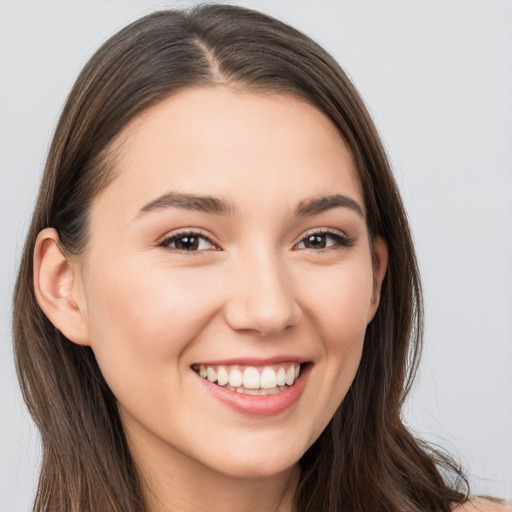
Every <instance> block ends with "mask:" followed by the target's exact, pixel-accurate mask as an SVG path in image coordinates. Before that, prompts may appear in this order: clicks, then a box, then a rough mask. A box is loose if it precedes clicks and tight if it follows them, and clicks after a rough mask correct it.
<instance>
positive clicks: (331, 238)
mask: <svg viewBox="0 0 512 512" xmlns="http://www.w3.org/2000/svg"><path fill="white" fill-rule="evenodd" d="M120 147H121V156H120V157H119V159H118V160H117V162H116V177H115V179H114V180H113V181H112V183H111V184H110V185H109V186H108V187H107V188H106V189H105V190H104V191H103V192H102V193H101V194H100V195H99V196H98V197H97V198H96V199H95V201H94V203H93V205H92V209H91V216H90V240H89V245H88V248H87V251H86V253H85V255H84V257H83V259H82V261H81V262H80V275H81V287H80V290H81V291H80V293H79V297H78V299H77V302H78V304H79V306H80V309H81V311H82V312H83V315H84V320H85V322H84V325H86V329H87V333H86V336H85V338H86V339H87V343H88V344H90V346H91V347H92V349H93V351H94V353H95V355H96V358H97V361H98V363H99V366H100V368H101V371H102V373H103V375H104V377H105V379H106V381H107V383H108V385H109V386H110V388H111V389H112V391H113V393H114V394H115V396H116V397H117V399H118V402H119V409H120V412H121V417H122V420H123V423H124V427H125V430H126V432H127V435H128V438H129V439H130V440H131V442H132V443H134V444H135V445H137V446H141V447H142V446H143V447H144V449H143V450H142V449H141V451H144V452H145V453H148V454H152V453H153V454H158V457H160V458H162V460H163V459H165V460H167V461H172V460H174V461H178V460H179V461H180V464H182V467H185V466H186V467H193V466H197V467H203V468H209V470H212V471H215V472H217V473H218V474H224V475H230V476H234V477H237V478H239V477H242V478H243V477H246V478H250V477H251V478H252V477H263V476H269V475H273V474H277V473H279V472H282V471H284V470H286V469H287V468H290V467H292V466H293V465H294V464H295V463H296V462H297V461H298V459H299V458H300V457H301V456H302V454H303V453H304V452H305V451H306V450H307V449H308V447H310V446H311V444H312V443H313V442H314V441H315V440H316V439H317V438H318V436H319V435H320V433H321V432H322V430H323V429H324V428H325V426H326V425H327V423H328V422H329V421H330V419H331V418H332V416H333V414H334V412H335V410H336V409H337V407H338V406H339V405H340V403H341V402H342V400H343V398H344V396H345V394H346V393H347V391H348V389H349V387H350V385H351V383H352V380H353V379H354V375H355V373H356V370H357V368H358V365H359V361H360V357H361V350H362V347H363V338H364V334H365V329H366V326H367V324H368V322H369V321H370V320H371V319H372V317H373V315H374V313H375V310H376V307H377V302H378V291H376V289H375V286H374V277H376V278H377V281H378V282H380V281H381V279H382V275H383V268H384V267H385V248H384V245H383V243H381V241H377V244H376V246H375V250H376V252H377V256H378V257H379V258H380V261H381V264H380V265H378V266H377V267H375V266H374V264H373V258H372V248H371V247H370V242H369V236H368V232H367V227H366V222H365V216H364V206H363V205H364V202H363V197H362V192H361V187H360V184H359V181H358V178H357V174H356V170H355V167H354V162H353V159H352V157H351V154H350V152H349V150H348V149H347V146H346V145H345V144H344V142H343V141H342V139H341V138H340V136H339V135H338V133H337V131H336V129H335V127H334V126H333V124H332V123H331V122H330V121H329V120H328V118H327V117H326V116H325V115H324V114H323V113H321V112H320V111H319V110H317V109H316V108H314V107H312V106H311V105H309V104H307V103H305V102H304V101H302V100H299V99H297V98H295V97H293V96H289V95H284V94H253V93H234V92H232V91H230V90H229V89H228V88H226V87H215V88H213V87H212V88H200V89H189V90H185V91H183V92H180V93H178V94H175V95H174V96H173V97H171V98H169V99H167V100H166V101H164V102H162V103H161V104H159V105H157V106H156V107H154V108H153V109H152V110H150V111H149V112H147V113H145V114H144V115H142V116H140V117H139V118H137V119H136V120H135V121H134V122H132V123H131V125H129V126H128V128H127V129H126V130H125V131H124V132H123V133H122V135H121V141H120ZM383 262H384V263H383ZM156 456H157V455H155V457H156ZM183 465H184V466H183ZM187 465H188V466H187Z"/></svg>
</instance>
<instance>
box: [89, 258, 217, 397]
mask: <svg viewBox="0 0 512 512" xmlns="http://www.w3.org/2000/svg"><path fill="white" fill-rule="evenodd" d="M96 268H99V266H98V267H96ZM105 268H106V269H108V271H103V272H99V271H98V272H95V273H94V276H92V275H91V277H90V279H89V281H88V283H87V287H86V288H87V290H89V293H88V294H87V292H86V295H87V304H88V321H89V329H90V341H91V346H92V349H93V351H94V353H95V355H96V359H97V360H98V364H99V365H100V368H101V370H102V372H103V375H104V377H105V379H106V380H107V382H108V384H109V385H110V387H111V388H112V390H113V391H114V393H115V394H116V395H117V396H118V398H120V397H119V394H122V388H125V387H126V388H128V387H130V388H134V387H138V388H139V389H140V390H141V391H142V390H143V389H144V388H146V387H147V386H150V385H151V383H152V382H155V383H156V385H159V384H158V383H160V384H162V381H165V382H166V383H167V384H169V383H171V382H174V380H176V379H177V378H178V377H177V376H178V372H176V371H169V369H177V368H178V367H179V365H180V364H181V362H182V361H181V359H180V356H181V355H182V353H183V352H184V351H185V350H186V348H187V347H188V345H189V344H190V343H192V341H193V340H194V338H195V337H196V336H197V335H198V333H199V332H200V331H201V330H202V329H203V327H204V326H205V325H207V324H208V322H209V321H210V319H211V318H212V316H214V315H215V312H216V310H217V307H218V302H219V299H218V297H217V298H215V294H214V287H213V286H211V287H208V288H206V289H205V286H204V282H203V277H204V276H201V275H197V274H198V273H197V272H196V273H195V274H192V273H190V272H183V271H177V270H175V269H171V268H162V267H159V266H156V265H147V264H141V262H137V261H134V262H127V263H124V262H123V261H122V260H117V261H116V265H106V266H105ZM199 274H200V272H199ZM194 275H195V277H194ZM148 375H151V376H153V377H154V379H148Z"/></svg>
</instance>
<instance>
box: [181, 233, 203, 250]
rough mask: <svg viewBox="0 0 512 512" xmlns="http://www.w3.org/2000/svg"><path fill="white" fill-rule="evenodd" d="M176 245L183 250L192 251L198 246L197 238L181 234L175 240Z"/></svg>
mask: <svg viewBox="0 0 512 512" xmlns="http://www.w3.org/2000/svg"><path fill="white" fill-rule="evenodd" d="M176 247H177V248H178V249H183V250H185V251H193V250H196V249H197V248H198V247H199V239H198V238H197V237H195V236H183V237H181V238H179V239H178V240H177V241H176Z"/></svg>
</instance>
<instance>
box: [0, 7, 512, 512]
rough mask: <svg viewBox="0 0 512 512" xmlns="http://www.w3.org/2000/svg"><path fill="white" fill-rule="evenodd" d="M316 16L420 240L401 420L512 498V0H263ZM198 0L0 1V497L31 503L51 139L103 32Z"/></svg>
mask: <svg viewBox="0 0 512 512" xmlns="http://www.w3.org/2000/svg"><path fill="white" fill-rule="evenodd" d="M231 3H238V4H240V5H245V6H249V7H253V8H256V9H260V10H263V11H265V12H268V13H270V14H272V15H274V16H276V17H278V18H281V19H283V20H284V21H287V22H289V23H291V24H292V25H294V26H296V27H297V28H299V29H302V30H303V31H305V32H306V33H307V34H308V35H310V36H312V37H313V38H314V39H316V40H317V41H318V42H320V43H321V44H322V45H324V46H325V47H326V48H327V49H328V50H329V51H330V52H331V53H332V54H333V55H334V56H335V57H336V58H337V59H338V61H339V62H340V63H341V64H342V66H343V67H344V68H345V69H346V71H347V72H348V74H349V76H350V77H351V78H352V79H353V81H354V82H355V84H356V86H357V87H358V88H359V90H360V92H361V94H362V96H363V98H364V100H365V102H366V103H367V105H368V107H369V109H370V112H371V113H372V115H373V117H374V119H375V121H376V124H377V126H378V128H379V129H380V131H381V134H382V137H383V140H384V143H385V146H386V148H387V150H388V152H389V155H390V158H391V161H392V164H393V167H394V170H395V173H396V177H397V180H398V183H399V185H400V188H401V190H402V192H403V196H404V200H405V203H406V207H407V209H408V212H409V215H410V220H411V224H412V227H413V232H414V237H415V241H416V246H417V251H418V257H419V261H420V266H421V270H422V275H423V283H424V289H425V300H426V335H425V344H426V348H425V352H424V359H423V362H422V366H421V371H420V375H419V379H418V381H417V384H416V386H415V388H414V392H413V394H412V396H411V398H410V401H409V404H408V406H407V410H406V412H405V419H406V421H407V423H408V424H409V425H410V427H411V428H412V429H413V430H414V431H415V432H417V433H418V434H420V435H422V436H424V437H426V438H427V439H429V440H431V441H434V442H437V443H438V444H440V445H441V446H443V447H445V448H447V449H448V450H450V451H451V452H452V453H454V454H455V455H456V456H457V457H459V459H460V460H461V461H462V463H463V464H464V465H466V466H467V468H468V470H469V472H470V474H471V481H472V483H473V486H474V489H473V490H474V492H476V493H486V494H493V495H497V496H501V497H506V498H509V499H510V498H512V485H511V482H512V371H511V367H512V3H511V2H509V1H500V0H481V1H476V0H475V1H472V0H459V1H458V0H430V1H427V0H424V1H418V0H407V1H406V0H401V1H399V0H396V1H391V0H376V1H368V0H357V1H343V0H341V1H334V0H333V1H330V2H329V1H325V0H324V1H322V0H315V1H312V0H310V1H299V0H279V1H276V0H260V1H258V0H252V1H249V0H248V1H239V2H231ZM186 5H189V2H179V3H177V2H151V1H149V0H148V1H143V0H138V1H128V0H123V1H113V0H110V1H94V0H88V1H73V0H67V1H42V0H37V1H23V0H21V1H20V0H12V1H6V0H4V1H2V0H0V194H1V201H0V227H1V230H0V235H1V238H0V240H1V243H0V282H1V291H0V411H1V413H0V414H1V416H0V512H21V511H28V510H29V509H30V504H31V501H32V498H33V494H34V489H35V483H36V476H37V467H38V462H39V445H38V438H37V433H36V431H35V429H34V427H33V425H32V423H31V420H30V418H29V417H28V414H27V413H26V411H25V406H24V404H23V402H22V400H21V396H20V392H19V390H18V385H17V381H16V376H15V370H14V365H13V359H12V348H11V335H10V307H11V306H10V300H11V294H12V288H13V284H14V280H15V272H16V266H17V261H18V259H19V255H20V252H21V248H22V245H23V240H24V234H25V231H26V228H27V223H28V219H29V216H30V212H31V209H32V205H33V202H34V198H35V194H36V191H37V187H38V181H39V179H40V176H41V172H42V168H43V165H44V160H45V156H46V152H47V149H48V144H49V141H50V138H51V136H52V132H53V129H54V126H55V123H56V120H57V117H58V114H59V112H60V109H61V107H62V104H63V102H64V100H65V97H66V95H67V93H68V91H69V89H70V87H71V85H72V83H73V81H74V79H75V77H76V75H77V74H78V72H79V70H80V69H81V67H82V66H83V65H84V63H85V62H86V60H87V59H88V57H90V56H91V54H92V52H93V51H94V50H95V49H96V48H97V47H98V46H99V44H101V42H103V41H104V40H105V39H106V38H107V37H108V36H110V35H111V34H113V33H114V32H115V31H117V30H118V29H120V28H122V27H123V26H124V25H126V24H127V23H128V22H130V21H133V20H135V19H136V18H138V17H140V16H142V15H144V14H147V13H150V12H152V11H154V10H156V9H158V8H162V7H166V6H167V7H169V6H181V7H183V6H186Z"/></svg>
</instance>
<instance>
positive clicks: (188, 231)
mask: <svg viewBox="0 0 512 512" xmlns="http://www.w3.org/2000/svg"><path fill="white" fill-rule="evenodd" d="M186 236H194V237H197V238H202V239H203V240H206V241H207V242H208V243H209V244H210V245H212V246H213V247H212V249H201V250H196V251H184V250H180V249H176V248H174V247H169V245H167V244H169V242H170V241H172V240H176V239H179V238H181V237H186ZM155 246H156V247H161V248H163V249H168V250H171V251H176V252H180V253H182V252H190V253H200V252H203V251H205V250H208V251H211V250H217V251H218V250H221V249H220V247H219V245H218V244H216V243H215V242H214V241H213V240H212V237H211V236H209V235H207V234H206V233H204V232H203V230H202V229H200V228H184V229H178V230H175V231H171V232H169V233H166V234H165V235H164V236H162V237H161V238H159V239H158V240H157V241H156V242H155Z"/></svg>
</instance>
